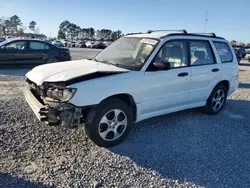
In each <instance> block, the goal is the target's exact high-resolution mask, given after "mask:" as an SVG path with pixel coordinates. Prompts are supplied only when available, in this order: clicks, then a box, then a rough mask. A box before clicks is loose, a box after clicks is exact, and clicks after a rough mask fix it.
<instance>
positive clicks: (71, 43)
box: [68, 41, 76, 48]
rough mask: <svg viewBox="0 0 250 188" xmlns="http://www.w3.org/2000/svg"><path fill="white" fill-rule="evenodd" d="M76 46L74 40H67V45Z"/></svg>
mask: <svg viewBox="0 0 250 188" xmlns="http://www.w3.org/2000/svg"><path fill="white" fill-rule="evenodd" d="M75 46H76V42H75V41H69V42H68V47H69V48H74V47H75Z"/></svg>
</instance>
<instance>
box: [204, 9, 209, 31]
mask: <svg viewBox="0 0 250 188" xmlns="http://www.w3.org/2000/svg"><path fill="white" fill-rule="evenodd" d="M207 17H208V12H207V13H206V18H205V26H204V33H206V27H207V21H208V18H207Z"/></svg>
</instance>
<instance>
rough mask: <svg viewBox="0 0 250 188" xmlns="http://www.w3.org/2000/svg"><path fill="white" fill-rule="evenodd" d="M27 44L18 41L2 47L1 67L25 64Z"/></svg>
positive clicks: (0, 55) (0, 53)
mask: <svg viewBox="0 0 250 188" xmlns="http://www.w3.org/2000/svg"><path fill="white" fill-rule="evenodd" d="M26 51H27V42H26V41H22V40H18V41H13V42H10V43H7V44H5V45H3V46H1V52H0V65H16V64H23V63H24V62H25V61H26V60H27V56H26Z"/></svg>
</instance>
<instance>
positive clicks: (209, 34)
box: [189, 33, 216, 37]
mask: <svg viewBox="0 0 250 188" xmlns="http://www.w3.org/2000/svg"><path fill="white" fill-rule="evenodd" d="M189 34H195V35H206V36H212V37H216V35H215V33H189Z"/></svg>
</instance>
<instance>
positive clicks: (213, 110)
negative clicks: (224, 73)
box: [204, 84, 227, 114]
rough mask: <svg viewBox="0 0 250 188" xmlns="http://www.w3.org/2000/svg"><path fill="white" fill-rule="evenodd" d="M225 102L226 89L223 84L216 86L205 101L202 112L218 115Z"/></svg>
mask: <svg viewBox="0 0 250 188" xmlns="http://www.w3.org/2000/svg"><path fill="white" fill-rule="evenodd" d="M226 100H227V88H226V86H225V85H223V84H219V85H217V86H216V87H215V88H214V90H213V92H212V93H211V95H210V97H209V98H208V100H207V103H206V106H205V107H204V111H205V112H206V113H209V114H217V113H219V112H220V111H221V110H222V109H223V107H224V106H225V103H226Z"/></svg>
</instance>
